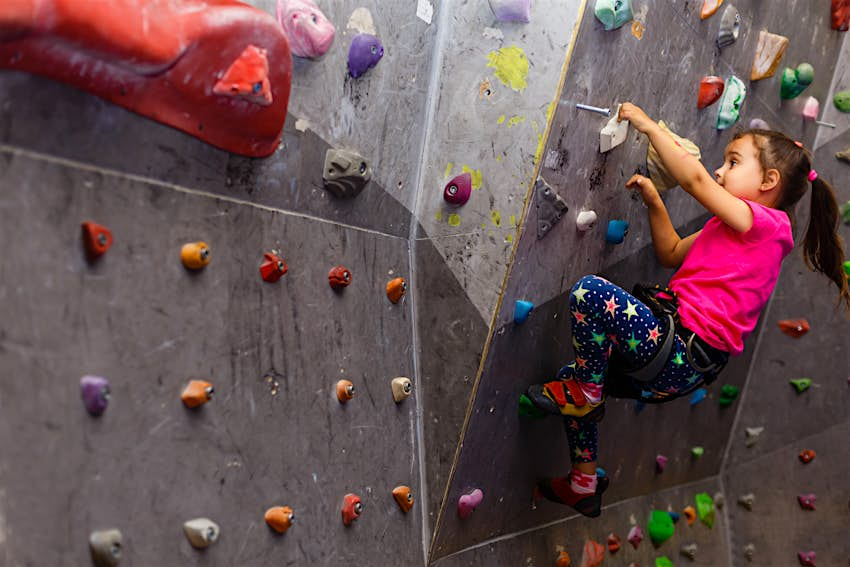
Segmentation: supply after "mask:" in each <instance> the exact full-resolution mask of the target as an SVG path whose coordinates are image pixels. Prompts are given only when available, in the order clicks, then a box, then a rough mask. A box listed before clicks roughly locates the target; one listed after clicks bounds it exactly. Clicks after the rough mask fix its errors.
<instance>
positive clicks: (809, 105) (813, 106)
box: [803, 96, 820, 120]
mask: <svg viewBox="0 0 850 567" xmlns="http://www.w3.org/2000/svg"><path fill="white" fill-rule="evenodd" d="M818 116H820V103H819V102H818V99H816V98H815V97H813V96H810V97H809V98H807V99H806V104H804V105H803V118H805V119H806V120H817V119H818Z"/></svg>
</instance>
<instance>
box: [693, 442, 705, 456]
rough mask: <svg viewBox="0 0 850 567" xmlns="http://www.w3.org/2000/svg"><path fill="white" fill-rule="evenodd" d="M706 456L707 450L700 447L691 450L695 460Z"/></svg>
mask: <svg viewBox="0 0 850 567" xmlns="http://www.w3.org/2000/svg"><path fill="white" fill-rule="evenodd" d="M704 454H705V448H703V447H700V446H699V445H697V446H696V447H692V448H691V455H693V456H694V458H695V459H698V458H700V457H702V456H703V455H704Z"/></svg>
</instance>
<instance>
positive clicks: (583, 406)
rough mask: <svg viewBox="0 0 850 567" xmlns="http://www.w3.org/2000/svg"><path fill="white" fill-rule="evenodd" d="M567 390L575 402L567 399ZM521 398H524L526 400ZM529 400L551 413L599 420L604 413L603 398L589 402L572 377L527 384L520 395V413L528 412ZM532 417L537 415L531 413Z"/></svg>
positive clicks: (539, 408)
mask: <svg viewBox="0 0 850 567" xmlns="http://www.w3.org/2000/svg"><path fill="white" fill-rule="evenodd" d="M567 392H569V394H570V397H571V398H572V399H573V400H574V402H575V403H570V402H568V401H567ZM523 398H526V399H527V401H526V400H524V399H523ZM529 402H530V404H531V406H533V407H534V408H536V409H537V410H539V411H542V412H544V413H547V414H551V415H563V416H569V417H574V418H577V419H587V420H591V421H599V420H601V419H602V416H603V415H604V414H605V400H604V399H603V400H602V401H600V402H599V403H597V404H592V403H590V402H589V401H588V400H587V398H586V397H585V395H584V392H583V391H582V389H581V387H580V386H579V385H578V382H576V380H575V379H572V378H570V379H568V380H554V381H552V382H547V383H545V384H533V385H531V386H529V387H528V390H526V393H525V394H524V395H523V396H520V415H525V414H523V411H526V412H530V410H529V409H527V408H528V407H529V406H528V403H529ZM523 404H525V405H526V409H525V410H523ZM532 417H538V416H537V415H533V416H532Z"/></svg>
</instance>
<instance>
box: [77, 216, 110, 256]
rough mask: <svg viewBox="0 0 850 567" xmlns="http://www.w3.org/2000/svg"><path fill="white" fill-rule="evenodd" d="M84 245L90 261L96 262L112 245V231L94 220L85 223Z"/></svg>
mask: <svg viewBox="0 0 850 567" xmlns="http://www.w3.org/2000/svg"><path fill="white" fill-rule="evenodd" d="M83 246H84V247H85V249H86V257H87V258H88V260H89V262H94V261H95V260H97V259H98V258H100V257H101V256H103V255H104V254H106V251H107V250H109V247H110V246H112V232H110V230H109V229H108V228H106V227H105V226H103V225H99V224H97V223H94V222H90V221H89V222H84V223H83Z"/></svg>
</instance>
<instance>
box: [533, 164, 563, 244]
mask: <svg viewBox="0 0 850 567" xmlns="http://www.w3.org/2000/svg"><path fill="white" fill-rule="evenodd" d="M534 193H535V194H536V195H537V240H540V239H541V238H543V237H544V236H546V235H547V234H549V232H550V231H551V230H552V227H553V226H555V224H557V223H558V221H559V220H561V217H563V216H564V215H565V214H566V213H567V211H568V210H569V207H567V204H566V203H565V202H564V200H563V199H561V197H560V196H559V195H558V194H557V193H555V190H554V189H552V187H551V186H550V185H549V184H548V183H546V182H545V181H544V180H543V178H542V177H539V178H537V183H535V184H534Z"/></svg>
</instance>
